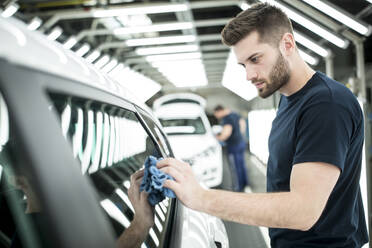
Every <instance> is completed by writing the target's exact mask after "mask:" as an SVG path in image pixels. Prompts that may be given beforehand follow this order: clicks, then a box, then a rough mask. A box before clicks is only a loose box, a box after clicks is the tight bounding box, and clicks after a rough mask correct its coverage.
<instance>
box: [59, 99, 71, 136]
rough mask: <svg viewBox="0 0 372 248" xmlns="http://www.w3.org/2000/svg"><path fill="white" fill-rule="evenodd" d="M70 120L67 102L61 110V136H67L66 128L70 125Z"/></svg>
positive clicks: (69, 108)
mask: <svg viewBox="0 0 372 248" xmlns="http://www.w3.org/2000/svg"><path fill="white" fill-rule="evenodd" d="M70 121H71V106H70V104H67V106H66V107H65V109H64V110H63V111H62V115H61V126H62V133H63V137H65V138H66V137H67V132H68V128H69V127H70Z"/></svg>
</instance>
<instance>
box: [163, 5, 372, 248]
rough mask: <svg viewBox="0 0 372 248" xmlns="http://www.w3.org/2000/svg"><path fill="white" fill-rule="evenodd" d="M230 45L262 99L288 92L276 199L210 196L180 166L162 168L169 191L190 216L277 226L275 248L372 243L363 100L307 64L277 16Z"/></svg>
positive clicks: (241, 23)
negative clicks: (366, 206) (363, 177)
mask: <svg viewBox="0 0 372 248" xmlns="http://www.w3.org/2000/svg"><path fill="white" fill-rule="evenodd" d="M222 37H223V41H224V43H225V44H227V45H229V46H232V48H233V51H234V53H235V55H236V57H237V60H238V63H239V64H241V65H242V66H243V67H244V68H245V70H246V76H247V80H250V81H251V82H252V83H253V84H254V85H255V86H256V87H257V89H258V93H259V95H260V96H261V97H263V98H265V97H268V96H270V95H272V94H273V93H274V92H276V91H279V92H280V93H281V100H280V104H279V109H278V112H277V116H276V118H275V120H274V121H273V123H272V130H271V134H270V138H269V152H270V156H269V161H268V163H267V191H268V192H267V193H261V194H257V193H250V194H247V193H235V192H227V191H219V190H211V189H210V190H207V189H203V188H202V187H200V185H199V184H198V182H197V181H196V179H195V177H194V175H193V174H192V170H191V167H190V166H189V165H188V164H187V163H184V162H181V161H178V160H175V159H164V160H162V161H160V162H158V164H157V166H158V168H161V170H162V171H164V172H166V173H169V174H170V175H171V176H173V177H174V178H175V181H169V180H168V181H165V187H167V188H170V189H172V190H173V191H174V192H175V193H176V195H177V197H178V199H179V200H181V201H182V202H183V203H184V205H186V206H188V207H190V208H192V209H195V210H198V211H202V212H206V213H208V214H211V215H215V216H218V217H220V218H222V219H225V220H230V221H235V222H240V223H245V224H249V225H258V226H267V227H270V238H271V246H272V247H285V248H289V247H327V248H329V247H361V246H362V245H363V244H365V243H366V242H368V234H367V229H366V223H365V217H364V211H363V204H362V200H361V193H360V188H359V178H360V171H361V162H362V149H363V137H364V134H363V114H362V111H361V109H360V106H359V104H358V101H357V100H356V98H355V96H354V95H353V94H352V93H351V92H350V91H349V90H348V89H347V88H346V87H344V86H343V85H341V84H340V83H338V82H336V81H334V80H332V79H330V78H328V77H327V76H325V75H324V74H322V73H320V72H315V71H313V70H312V69H311V68H310V67H309V66H308V65H307V64H306V63H305V62H304V61H303V60H302V58H301V57H300V55H299V53H298V50H297V48H296V44H295V40H294V37H293V30H292V26H291V23H290V21H289V19H288V17H287V16H286V15H285V14H284V13H283V12H282V11H281V10H280V9H278V8H276V7H273V6H270V5H268V4H257V5H253V6H252V7H251V8H249V9H247V10H246V11H244V12H242V13H240V14H239V15H238V16H237V17H236V18H234V19H233V20H231V21H230V22H229V23H228V24H227V25H226V27H225V28H224V30H223V31H222ZM251 131H254V130H251Z"/></svg>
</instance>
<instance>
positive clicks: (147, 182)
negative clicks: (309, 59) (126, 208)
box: [140, 156, 176, 206]
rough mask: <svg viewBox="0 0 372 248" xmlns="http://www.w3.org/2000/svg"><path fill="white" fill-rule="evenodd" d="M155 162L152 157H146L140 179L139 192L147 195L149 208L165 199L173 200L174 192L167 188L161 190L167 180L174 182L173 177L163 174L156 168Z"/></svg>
mask: <svg viewBox="0 0 372 248" xmlns="http://www.w3.org/2000/svg"><path fill="white" fill-rule="evenodd" d="M161 159H162V158H160V159H159V160H157V159H156V158H155V157H154V156H149V157H147V159H146V161H145V173H144V176H143V178H142V182H141V186H140V191H146V192H147V193H149V197H148V201H149V203H150V205H151V206H155V205H156V204H158V203H159V202H161V201H162V200H164V198H165V197H170V198H175V197H176V195H175V194H174V192H173V191H172V190H170V189H168V188H163V183H164V181H165V180H167V179H171V180H174V179H173V177H171V176H169V175H168V174H165V173H164V172H162V171H160V170H159V169H158V168H156V163H157V162H158V161H160V160H161Z"/></svg>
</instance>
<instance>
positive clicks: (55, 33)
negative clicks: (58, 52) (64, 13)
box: [47, 27, 63, 40]
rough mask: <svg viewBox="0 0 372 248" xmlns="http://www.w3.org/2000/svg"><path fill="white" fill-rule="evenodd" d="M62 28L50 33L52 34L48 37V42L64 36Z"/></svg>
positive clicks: (56, 28)
mask: <svg viewBox="0 0 372 248" xmlns="http://www.w3.org/2000/svg"><path fill="white" fill-rule="evenodd" d="M62 32H63V30H62V28H60V27H55V28H54V29H53V30H52V32H50V34H49V35H48V37H47V38H48V40H56V39H57V38H58V37H59V36H61V35H62Z"/></svg>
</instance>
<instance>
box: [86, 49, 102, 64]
mask: <svg viewBox="0 0 372 248" xmlns="http://www.w3.org/2000/svg"><path fill="white" fill-rule="evenodd" d="M100 55H101V52H100V51H97V50H94V51H93V52H92V53H91V54H89V55H88V57H87V58H86V60H87V61H88V62H89V63H92V62H93V61H95V60H96V59H97V58H98V57H99V56H100Z"/></svg>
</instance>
